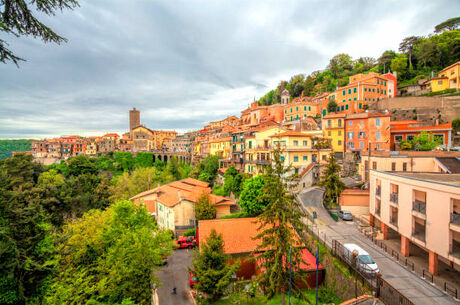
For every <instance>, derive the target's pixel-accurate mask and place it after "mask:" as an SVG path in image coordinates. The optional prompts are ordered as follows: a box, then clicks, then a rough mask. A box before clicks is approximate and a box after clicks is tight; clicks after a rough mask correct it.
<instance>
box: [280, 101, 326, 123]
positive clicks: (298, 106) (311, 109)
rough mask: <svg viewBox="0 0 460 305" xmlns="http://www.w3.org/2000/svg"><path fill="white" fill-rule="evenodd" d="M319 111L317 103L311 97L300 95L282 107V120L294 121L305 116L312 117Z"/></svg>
mask: <svg viewBox="0 0 460 305" xmlns="http://www.w3.org/2000/svg"><path fill="white" fill-rule="evenodd" d="M318 113H319V110H318V104H317V103H315V102H312V101H311V97H308V96H302V97H297V98H295V99H293V100H292V103H289V104H287V105H285V107H284V120H285V121H295V120H300V119H303V118H306V117H310V116H311V117H314V116H316V115H317V114H318Z"/></svg>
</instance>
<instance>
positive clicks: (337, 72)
mask: <svg viewBox="0 0 460 305" xmlns="http://www.w3.org/2000/svg"><path fill="white" fill-rule="evenodd" d="M459 25H460V17H458V18H452V19H449V20H447V21H445V22H443V23H440V24H438V25H437V26H436V27H435V30H434V33H432V34H429V35H427V36H410V37H406V38H404V39H403V40H402V41H401V43H400V44H399V49H398V51H393V50H387V51H385V52H383V53H382V55H381V56H380V57H379V58H378V59H375V58H372V57H361V58H358V59H353V58H352V57H351V56H350V55H348V54H338V55H336V56H334V57H333V58H332V59H331V60H330V61H329V65H328V66H327V67H326V69H325V70H323V71H314V72H312V73H311V74H310V75H306V74H298V75H294V76H292V77H291V79H290V80H289V81H285V80H283V81H281V82H280V83H279V85H278V86H277V87H276V89H274V90H271V91H270V92H268V93H267V94H265V95H264V96H263V97H261V98H260V99H259V100H258V103H259V104H260V105H271V104H276V103H279V102H280V101H281V92H282V91H283V90H284V89H285V88H286V89H288V90H289V92H290V93H291V96H292V97H298V96H300V95H301V94H302V91H304V95H305V96H314V95H316V94H318V93H322V92H326V91H335V89H336V87H341V86H345V85H347V84H348V78H349V77H350V76H351V75H354V74H358V73H369V72H378V73H387V72H388V71H392V72H393V71H396V72H397V74H398V86H400V85H407V84H413V83H416V82H417V81H418V80H420V79H425V78H429V77H430V75H431V73H432V72H434V73H435V76H436V75H437V72H438V71H440V70H442V69H443V68H445V67H447V66H449V65H451V64H454V63H456V62H457V61H459V60H460V30H459V29H458V28H459Z"/></svg>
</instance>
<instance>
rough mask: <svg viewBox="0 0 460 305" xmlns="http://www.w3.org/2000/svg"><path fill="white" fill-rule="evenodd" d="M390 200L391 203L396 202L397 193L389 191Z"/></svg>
mask: <svg viewBox="0 0 460 305" xmlns="http://www.w3.org/2000/svg"><path fill="white" fill-rule="evenodd" d="M390 201H391V202H393V203H396V204H398V193H391V194H390Z"/></svg>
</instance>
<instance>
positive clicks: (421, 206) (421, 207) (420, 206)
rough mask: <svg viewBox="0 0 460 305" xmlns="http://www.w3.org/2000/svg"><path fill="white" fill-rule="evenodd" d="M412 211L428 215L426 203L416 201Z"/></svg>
mask: <svg viewBox="0 0 460 305" xmlns="http://www.w3.org/2000/svg"><path fill="white" fill-rule="evenodd" d="M412 211H416V212H418V213H422V214H424V215H426V203H425V202H422V201H420V200H414V202H413V203H412Z"/></svg>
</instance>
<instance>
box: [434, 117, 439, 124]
mask: <svg viewBox="0 0 460 305" xmlns="http://www.w3.org/2000/svg"><path fill="white" fill-rule="evenodd" d="M434 125H435V126H438V125H439V118H436V120H435V121H434Z"/></svg>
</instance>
